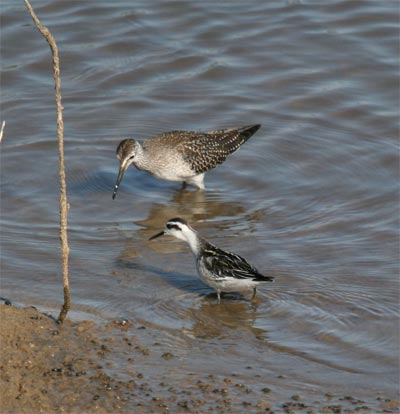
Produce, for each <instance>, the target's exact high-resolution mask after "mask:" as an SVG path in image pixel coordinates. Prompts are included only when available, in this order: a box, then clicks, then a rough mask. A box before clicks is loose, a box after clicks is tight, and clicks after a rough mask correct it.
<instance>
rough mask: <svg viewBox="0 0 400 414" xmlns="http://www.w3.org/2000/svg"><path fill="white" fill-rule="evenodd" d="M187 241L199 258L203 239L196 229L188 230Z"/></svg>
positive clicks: (185, 235)
mask: <svg viewBox="0 0 400 414" xmlns="http://www.w3.org/2000/svg"><path fill="white" fill-rule="evenodd" d="M184 237H185V241H186V242H187V244H188V245H189V247H190V249H191V250H192V253H193V254H194V256H195V257H196V258H197V257H199V256H200V253H201V247H202V244H203V239H202V238H201V237H200V236H199V235H198V234H197V232H195V231H194V230H187V231H185V233H184Z"/></svg>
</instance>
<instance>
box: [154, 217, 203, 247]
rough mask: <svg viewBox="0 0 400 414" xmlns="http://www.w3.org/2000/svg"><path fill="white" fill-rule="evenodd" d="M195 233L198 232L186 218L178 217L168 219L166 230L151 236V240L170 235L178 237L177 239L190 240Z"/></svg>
mask: <svg viewBox="0 0 400 414" xmlns="http://www.w3.org/2000/svg"><path fill="white" fill-rule="evenodd" d="M195 234H196V232H195V231H194V230H193V229H192V227H191V226H190V225H189V223H188V222H187V221H186V220H184V219H181V218H179V217H177V218H174V219H170V220H168V221H167V222H166V224H165V227H164V230H163V231H160V232H159V233H157V234H155V235H154V236H152V237H150V239H149V240H153V239H156V238H157V237H160V236H165V235H170V236H174V237H176V238H177V239H180V240H184V241H186V242H189V239H190V238H193V236H194V235H195Z"/></svg>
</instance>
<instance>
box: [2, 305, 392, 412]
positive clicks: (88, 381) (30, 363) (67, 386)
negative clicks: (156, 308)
mask: <svg viewBox="0 0 400 414" xmlns="http://www.w3.org/2000/svg"><path fill="white" fill-rule="evenodd" d="M149 329H152V328H151V327H145V326H134V325H133V324H132V323H130V322H129V321H126V320H119V321H117V320H116V321H110V322H108V323H104V324H96V323H95V322H93V321H81V322H73V321H71V320H69V319H67V320H66V322H65V323H64V324H63V325H62V326H60V325H57V324H56V322H55V321H54V320H53V319H52V318H51V317H50V316H48V315H45V314H43V313H41V312H39V311H38V310H37V309H35V308H32V307H31V308H17V307H14V306H8V305H0V335H1V355H0V358H1V362H0V411H1V413H60V412H67V413H132V412H135V413H205V412H210V413H228V412H229V413H236V412H237V413H239V412H243V411H246V412H252V413H253V412H254V413H273V412H275V413H297V412H304V413H371V412H374V413H375V412H376V413H381V412H382V413H384V412H385V413H394V412H397V411H398V408H399V402H398V401H396V400H391V399H387V398H385V396H384V395H371V398H370V399H368V400H366V399H358V398H357V396H353V395H337V394H336V393H335V390H326V392H325V393H324V394H321V395H320V396H318V398H315V399H313V400H309V397H307V399H304V398H303V397H302V396H301V395H288V397H287V399H284V400H276V398H274V393H273V388H274V378H270V381H269V382H268V383H265V382H264V381H261V380H260V382H257V380H256V381H255V382H254V383H252V384H247V383H246V382H245V381H243V378H241V377H240V375H232V376H230V377H224V376H218V375H206V374H204V373H198V372H197V373H196V372H185V370H184V369H179V361H175V362H174V363H171V362H172V361H174V360H175V359H176V358H175V356H174V355H173V354H171V353H165V352H163V349H162V344H159V343H157V342H154V344H153V346H152V347H151V348H148V347H143V346H142V345H141V340H140V337H141V332H144V331H145V330H149ZM116 350H118V352H122V353H123V354H124V356H125V357H126V358H125V360H126V366H125V367H124V372H125V374H124V376H123V377H122V376H121V378H115V375H113V374H111V372H115V367H112V366H111V362H110V360H111V358H110V357H111V355H112V353H113V352H116ZM177 362H178V363H177ZM169 364H170V366H171V369H170V370H168V365H169ZM111 368H112V370H111ZM158 373H159V375H158ZM166 373H167V374H166Z"/></svg>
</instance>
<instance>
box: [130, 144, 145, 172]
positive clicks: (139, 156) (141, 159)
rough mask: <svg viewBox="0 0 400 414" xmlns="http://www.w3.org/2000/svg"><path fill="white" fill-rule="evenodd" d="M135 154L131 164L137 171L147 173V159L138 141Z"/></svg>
mask: <svg viewBox="0 0 400 414" xmlns="http://www.w3.org/2000/svg"><path fill="white" fill-rule="evenodd" d="M135 152H136V153H135V159H134V162H133V163H134V165H135V167H136V168H138V169H139V170H146V171H147V168H146V167H147V166H148V157H147V154H146V150H145V148H144V147H143V145H142V144H141V143H140V142H138V141H136V146H135Z"/></svg>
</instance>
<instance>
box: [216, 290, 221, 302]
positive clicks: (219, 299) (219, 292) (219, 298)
mask: <svg viewBox="0 0 400 414" xmlns="http://www.w3.org/2000/svg"><path fill="white" fill-rule="evenodd" d="M217 297H218V303H221V291H219V290H217Z"/></svg>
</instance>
